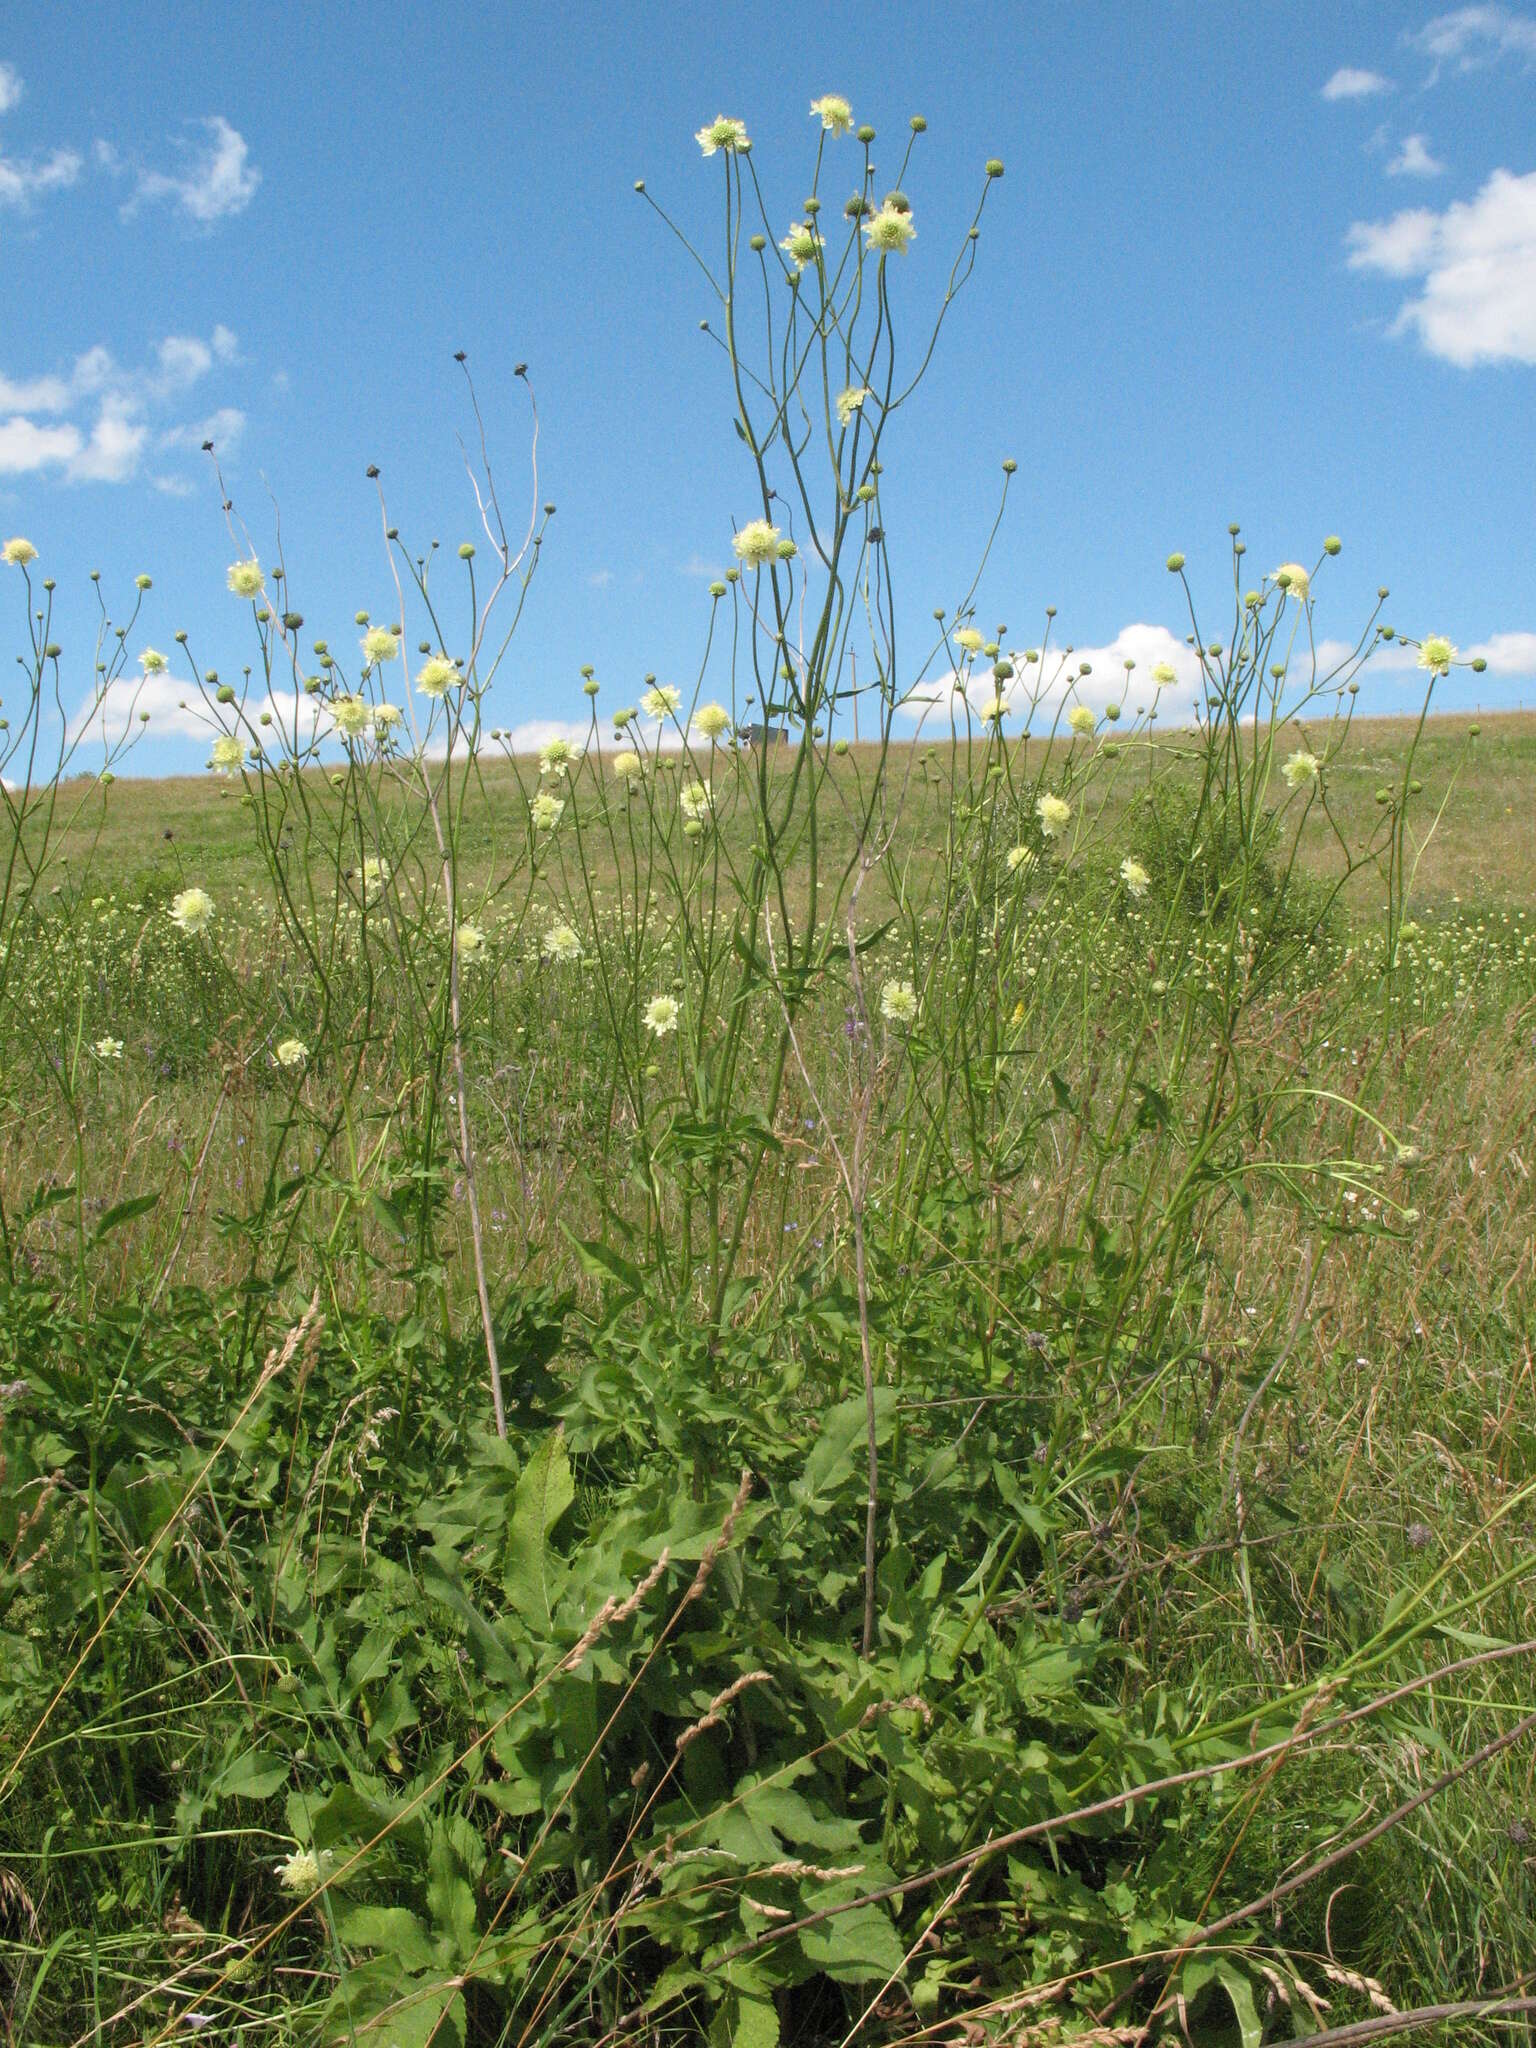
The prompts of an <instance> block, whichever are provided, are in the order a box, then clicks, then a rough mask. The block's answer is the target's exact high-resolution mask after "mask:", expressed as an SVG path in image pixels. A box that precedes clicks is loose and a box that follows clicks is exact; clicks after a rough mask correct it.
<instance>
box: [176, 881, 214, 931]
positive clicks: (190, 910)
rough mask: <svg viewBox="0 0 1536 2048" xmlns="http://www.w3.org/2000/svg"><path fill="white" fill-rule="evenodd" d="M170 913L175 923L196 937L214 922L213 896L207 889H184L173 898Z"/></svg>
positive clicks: (180, 928)
mask: <svg viewBox="0 0 1536 2048" xmlns="http://www.w3.org/2000/svg"><path fill="white" fill-rule="evenodd" d="M169 914H170V920H171V923H172V924H173V925H175V926H176V927H177V928H178V929H179V930H181V931H184V932H186V933H188V934H189V935H190V936H192V937H194V938H195V937H196V935H197V934H198V933H199V932H202V931H206V930H207V929H208V927H209V925H210V924H212V922H213V898H212V897H211V896H210V895H209V894H208V891H207V890H206V889H199V888H196V887H193V888H191V889H182V890H181V891H179V893H178V894H176V895H175V896H173V897H172V898H171V908H170V913H169Z"/></svg>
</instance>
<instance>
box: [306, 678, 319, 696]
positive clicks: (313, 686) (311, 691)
mask: <svg viewBox="0 0 1536 2048" xmlns="http://www.w3.org/2000/svg"><path fill="white" fill-rule="evenodd" d="M304 694H305V696H306V697H318V696H319V694H320V678H319V677H318V676H306V677H305V678H304Z"/></svg>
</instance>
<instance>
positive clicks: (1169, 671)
mask: <svg viewBox="0 0 1536 2048" xmlns="http://www.w3.org/2000/svg"><path fill="white" fill-rule="evenodd" d="M1152 680H1153V682H1154V683H1156V684H1157V686H1158V688H1159V689H1166V688H1167V687H1168V685H1169V684H1170V683H1176V682H1177V681H1178V680H1179V672H1178V670H1177V669H1176V668H1175V667H1174V665H1173V663H1172V662H1171V661H1159V662H1154V663H1153V666H1152Z"/></svg>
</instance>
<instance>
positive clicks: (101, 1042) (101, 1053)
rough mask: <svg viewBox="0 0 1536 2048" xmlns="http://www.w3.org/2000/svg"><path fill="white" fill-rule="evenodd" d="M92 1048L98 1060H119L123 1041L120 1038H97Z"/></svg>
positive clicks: (121, 1054)
mask: <svg viewBox="0 0 1536 2048" xmlns="http://www.w3.org/2000/svg"><path fill="white" fill-rule="evenodd" d="M93 1050H94V1052H95V1054H96V1057H97V1059H99V1060H120V1059H121V1058H122V1056H123V1041H122V1040H121V1039H120V1038H98V1039H97V1041H96V1044H95V1046H94V1047H93Z"/></svg>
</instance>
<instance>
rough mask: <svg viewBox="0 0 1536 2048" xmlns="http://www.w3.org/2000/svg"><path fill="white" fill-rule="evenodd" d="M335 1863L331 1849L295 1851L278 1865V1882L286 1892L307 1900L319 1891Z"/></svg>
mask: <svg viewBox="0 0 1536 2048" xmlns="http://www.w3.org/2000/svg"><path fill="white" fill-rule="evenodd" d="M335 1861H336V1859H335V1857H334V1856H333V1855H332V1854H331V1852H330V1850H329V1849H321V1850H319V1851H318V1852H317V1851H315V1850H314V1849H295V1850H294V1852H293V1854H292V1855H291V1856H285V1857H284V1858H283V1860H282V1862H281V1863H279V1864H278V1865H277V1881H278V1883H279V1884H280V1885H281V1886H282V1888H283V1890H284V1891H285V1892H292V1893H293V1894H295V1896H297V1897H299V1898H303V1899H307V1898H308V1897H309V1895H310V1893H311V1892H317V1891H319V1889H320V1887H321V1885H322V1884H324V1882H325V1880H326V1879H327V1878H328V1877H329V1876H330V1874H331V1871H332V1869H333V1868H334V1867H335Z"/></svg>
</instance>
